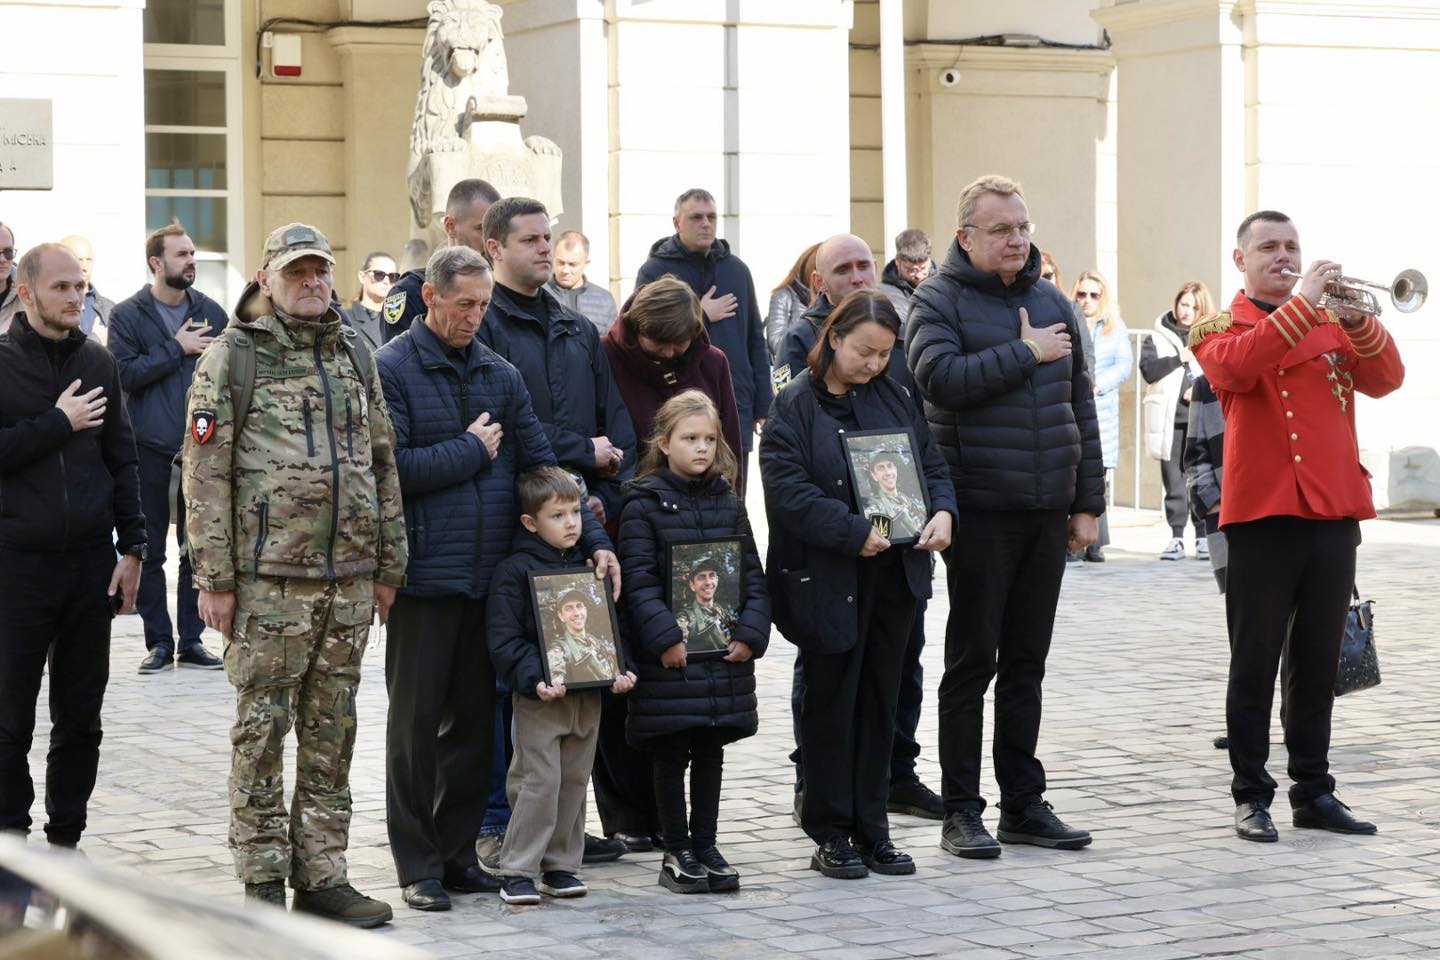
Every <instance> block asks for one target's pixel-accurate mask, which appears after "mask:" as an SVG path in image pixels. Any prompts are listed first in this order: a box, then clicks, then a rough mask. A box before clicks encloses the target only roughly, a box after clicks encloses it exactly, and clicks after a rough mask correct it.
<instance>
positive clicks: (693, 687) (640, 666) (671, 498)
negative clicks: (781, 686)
mask: <svg viewBox="0 0 1440 960" xmlns="http://www.w3.org/2000/svg"><path fill="white" fill-rule="evenodd" d="M702 537H740V538H741V539H742V540H743V541H744V557H743V563H744V571H745V576H744V586H743V588H742V597H741V603H740V609H739V610H738V611H736V613H737V616H738V619H739V622H738V623H737V624H736V625H735V637H734V638H735V639H736V640H739V641H741V642H743V643H746V644H748V645H749V647H750V650H751V652H752V653H753V654H754V657H752V658H751V659H750V660H747V661H745V662H744V663H726V662H725V661H724V660H700V661H694V662H691V663H687V664H686V665H685V666H684V667H683V668H681V669H678V670H673V669H670V668H669V667H663V666H661V665H660V656H661V655H662V654H663V653H664V652H665V651H666V650H668V649H669V648H670V647H673V646H674V645H675V644H677V643H679V642H681V637H680V627H679V626H678V625H677V624H676V622H675V615H674V614H673V613H671V612H670V607H669V606H668V605H667V604H666V603H665V579H666V577H667V576H668V572H667V571H666V570H665V553H666V551H665V545H666V544H667V543H672V542H674V541H676V540H688V539H696V538H702ZM620 566H621V570H622V571H623V573H624V584H625V595H624V600H625V612H626V622H627V626H626V629H625V632H626V634H627V636H628V637H629V638H630V643H631V648H632V649H633V650H634V652H635V660H634V665H633V669H634V670H635V675H636V677H637V678H638V682H637V683H636V684H635V690H634V692H633V693H631V694H630V714H629V719H628V720H627V721H626V727H625V732H626V736H627V737H628V739H629V740H630V742H631V743H633V744H636V745H639V744H641V743H643V742H644V741H646V740H648V739H650V738H652V737H657V736H664V735H666V734H671V733H679V732H681V731H683V730H690V729H694V728H696V727H718V728H723V729H725V730H727V731H730V732H732V733H733V737H732V738H731V739H732V740H739V739H741V738H742V737H748V736H751V735H752V734H754V733H755V731H756V730H757V729H758V728H759V725H760V718H759V714H758V712H757V709H756V700H755V658H758V657H760V656H762V655H763V654H764V653H765V648H766V646H768V645H769V642H770V597H769V594H768V593H767V592H766V589H765V571H764V570H763V569H761V567H760V554H759V553H758V552H757V551H756V549H755V541H754V539H753V538H752V537H751V534H750V521H749V519H748V518H747V517H746V515H745V506H744V504H742V503H741V502H740V500H739V498H738V497H736V496H735V494H734V492H733V491H732V490H731V488H730V484H729V482H728V481H726V480H725V478H724V477H714V478H711V479H709V480H693V481H692V480H685V479H683V478H681V477H679V476H677V475H676V474H674V473H671V472H670V471H669V470H662V471H659V472H657V473H652V474H650V475H649V476H646V477H642V478H640V479H639V480H635V481H633V482H632V483H630V484H629V485H628V487H627V489H626V493H625V506H624V507H623V508H622V509H621V512H620Z"/></svg>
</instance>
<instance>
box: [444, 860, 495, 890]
mask: <svg viewBox="0 0 1440 960" xmlns="http://www.w3.org/2000/svg"><path fill="white" fill-rule="evenodd" d="M444 885H445V889H446V890H454V891H455V892H456V893H494V892H495V891H497V890H499V889H500V878H499V877H492V876H491V875H490V874H488V873H486V872H485V871H484V870H482V869H480V865H479V864H478V863H472V864H471V865H470V866H468V867H466V868H464V869H463V870H460V871H458V872H457V871H453V870H452V871H446V873H445V883H444Z"/></svg>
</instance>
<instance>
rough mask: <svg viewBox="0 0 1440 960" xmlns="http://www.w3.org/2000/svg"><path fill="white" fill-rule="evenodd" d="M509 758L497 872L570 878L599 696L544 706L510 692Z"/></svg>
mask: <svg viewBox="0 0 1440 960" xmlns="http://www.w3.org/2000/svg"><path fill="white" fill-rule="evenodd" d="M513 697H514V703H515V759H513V760H512V761H510V775H509V776H508V777H507V778H506V781H505V793H506V795H507V796H508V797H509V798H510V809H511V811H512V813H511V814H510V825H509V827H507V828H506V830H505V843H504V845H503V846H502V847H501V849H500V867H499V871H498V872H499V873H501V874H503V875H505V876H520V877H529V878H530V879H532V880H533V879H536V878H537V877H539V876H540V874H542V873H549V872H551V871H555V870H560V871H564V872H566V873H575V872H576V871H578V870H579V869H580V860H581V858H582V857H583V856H584V855H585V788H586V786H587V785H588V784H589V782H590V767H591V766H592V765H593V764H594V762H595V743H596V740H597V738H598V735H599V732H600V696H599V693H598V691H593V690H582V691H578V692H576V693H570V694H567V695H565V696H564V697H562V698H561V699H559V700H552V701H551V702H549V703H545V702H544V701H541V700H536V699H535V698H533V697H527V696H522V695H521V694H518V693H517V694H513Z"/></svg>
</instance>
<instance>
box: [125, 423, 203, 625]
mask: <svg viewBox="0 0 1440 960" xmlns="http://www.w3.org/2000/svg"><path fill="white" fill-rule="evenodd" d="M136 449H137V450H138V451H139V454H140V508H141V509H142V510H144V511H145V540H146V542H147V545H148V551H147V556H146V558H145V563H144V565H143V566H142V567H141V568H140V592H139V594H138V595H137V596H136V598H135V609H136V610H137V611H138V612H139V614H140V619H141V620H142V621H143V622H144V624H145V649H147V650H152V649H154V648H155V647H157V646H165V647H169V648H170V649H171V650H174V649H175V630H174V626H173V625H172V623H171V620H170V601H169V596H168V595H167V593H166V591H165V545H166V541H167V540H168V539H170V536H171V521H172V520H173V521H174V525H175V530H174V536H175V542H176V544H182V543H183V541H182V539H181V536H180V534H181V531H183V530H184V529H185V501H184V499H183V498H181V497H179V496H178V495H177V496H176V498H175V501H174V502H172V501H171V499H170V474H171V469H172V461H173V459H174V458H173V457H171V456H170V455H168V454H166V453H164V452H163V451H160V450H156V449H154V448H152V447H137V448H136ZM172 507H174V513H175V515H174V516H173V517H172V516H171V515H170V514H171V508H172ZM199 597H200V594H199V593H198V592H197V591H196V590H195V585H194V583H193V582H192V580H191V570H190V552H189V551H188V550H185V549H183V548H182V549H181V550H180V567H179V570H178V572H177V575H176V581H175V616H176V619H177V620H178V621H179V624H178V625H179V627H180V649H181V650H184V649H185V648H187V647H189V646H191V645H192V644H196V643H199V642H200V634H201V633H202V632H203V631H204V630H205V623H204V621H202V620H201V619H200V611H199V609H198V603H199Z"/></svg>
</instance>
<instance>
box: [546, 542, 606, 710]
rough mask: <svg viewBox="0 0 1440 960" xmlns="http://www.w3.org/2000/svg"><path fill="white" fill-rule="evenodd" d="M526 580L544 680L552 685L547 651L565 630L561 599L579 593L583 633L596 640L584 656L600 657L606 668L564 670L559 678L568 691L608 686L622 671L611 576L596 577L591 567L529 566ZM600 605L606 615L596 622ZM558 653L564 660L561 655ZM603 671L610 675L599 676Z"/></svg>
mask: <svg viewBox="0 0 1440 960" xmlns="http://www.w3.org/2000/svg"><path fill="white" fill-rule="evenodd" d="M529 580H530V584H529V585H530V606H531V609H532V610H533V611H534V614H535V631H536V633H538V634H539V642H540V669H541V671H542V672H543V673H544V676H545V682H546V683H547V684H550V685H553V684H554V683H555V682H556V679H557V678H556V673H555V669H554V668H553V667H552V665H551V656H550V654H551V651H552V649H557V648H558V645H559V643H560V641H561V640H562V639H563V637H564V634H565V632H566V631H565V626H564V624H563V622H562V620H561V616H560V607H561V602H562V601H563V600H565V598H566V597H567V596H568V595H569V594H571V593H580V594H581V595H582V596H583V598H584V602H585V612H586V617H585V624H584V626H583V628H582V629H583V630H584V632H585V635H586V636H588V637H591V638H593V639H595V640H597V641H599V644H598V653H591V654H588V655H587V657H586V659H587V660H594V659H597V658H598V659H600V660H601V662H602V663H603V666H604V668H605V669H604V670H603V671H599V670H593V669H586V670H585V671H583V673H582V674H565V675H562V676H561V677H560V678H559V679H560V680H561V681H563V682H564V684H565V689H566V690H567V691H570V690H588V689H592V688H595V687H607V688H608V687H609V686H610V685H611V684H613V683H614V682H615V678H616V677H618V676H620V675H621V674H623V673H624V672H625V654H624V651H623V650H622V648H621V644H620V619H619V617H617V616H616V615H615V601H614V599H613V597H612V594H613V590H612V588H611V586H610V578H609V577H606V578H605V579H604V580H598V579H596V577H595V571H594V569H593V568H591V567H566V568H564V569H560V570H532V571H530V573H529ZM601 609H603V610H604V611H605V614H606V615H605V616H604V617H601V618H599V621H598V626H597V624H596V619H595V616H594V614H595V613H596V612H597V611H598V610H601ZM607 634H608V635H607ZM557 652H558V649H557ZM560 656H561V659H562V661H563V659H564V655H563V654H561V655H560ZM602 672H608V673H609V676H602V675H601V673H602ZM562 673H563V672H562Z"/></svg>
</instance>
